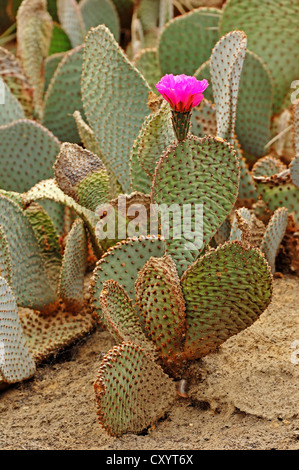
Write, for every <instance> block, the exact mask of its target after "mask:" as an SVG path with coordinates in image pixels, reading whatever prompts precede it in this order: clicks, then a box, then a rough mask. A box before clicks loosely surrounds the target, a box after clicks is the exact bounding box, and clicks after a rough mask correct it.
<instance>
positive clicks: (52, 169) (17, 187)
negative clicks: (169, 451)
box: [0, 0, 299, 436]
mask: <svg viewBox="0 0 299 470" xmlns="http://www.w3.org/2000/svg"><path fill="white" fill-rule="evenodd" d="M19 3H20V7H19V9H18V10H17V12H14V13H13V11H11V14H12V15H14V17H15V18H16V24H17V35H16V39H17V44H16V55H14V54H13V52H11V51H10V50H8V49H7V48H5V47H1V42H0V86H1V87H2V88H1V89H3V90H4V93H5V102H4V104H3V105H2V104H0V154H1V156H0V169H1V171H0V174H1V176H0V188H1V189H0V297H1V298H2V301H1V308H0V345H1V344H3V347H4V349H5V351H7V355H6V354H5V356H4V361H0V387H1V386H3V384H7V383H14V382H17V381H21V380H25V379H27V378H29V377H31V376H32V375H33V374H34V372H35V368H36V365H37V364H38V363H39V362H40V361H41V360H43V359H44V358H45V357H48V356H49V355H51V354H56V353H57V351H58V350H60V349H61V348H63V347H65V346H67V345H69V344H71V343H72V342H74V341H75V340H76V339H78V338H80V337H81V336H82V335H85V334H86V333H88V332H90V331H91V330H92V329H93V328H94V327H95V326H96V325H101V327H104V328H106V329H107V330H108V331H109V332H110V333H111V335H112V336H113V337H114V339H115V341H116V343H117V344H116V346H115V347H114V348H113V349H112V350H111V351H109V352H108V353H107V354H106V355H105V357H104V358H103V360H102V362H101V364H100V366H99V370H98V375H97V378H96V380H95V382H94V391H95V397H96V402H97V412H98V418H99V422H100V424H101V425H102V426H103V427H104V429H106V431H107V432H108V433H109V434H111V435H115V436H119V435H121V434H123V433H126V432H137V433H138V432H141V431H142V430H144V429H145V428H147V427H148V426H150V425H152V424H153V423H154V422H156V421H157V420H158V419H159V418H160V417H162V416H163V415H164V414H165V413H166V412H167V410H168V409H169V407H170V406H171V405H172V403H173V402H174V400H175V399H176V398H177V393H176V387H177V384H178V382H179V381H180V380H188V379H192V367H190V365H191V364H192V362H193V361H196V360H198V359H199V358H201V357H203V356H205V355H207V354H210V353H211V352H213V351H216V350H217V349H218V348H219V346H220V345H221V344H222V343H223V342H225V341H226V340H227V339H228V338H230V337H231V336H233V335H235V334H238V333H239V332H240V331H242V330H244V329H245V328H247V327H249V326H250V325H251V324H252V323H253V322H254V321H256V320H257V319H258V317H259V316H260V315H261V314H262V313H263V312H264V311H265V309H266V308H267V307H268V305H269V303H270V302H271V298H272V288H273V286H272V280H273V278H272V274H274V273H275V269H276V257H277V254H278V252H279V247H280V246H281V243H282V241H283V239H284V237H285V234H286V232H287V231H288V228H289V227H290V224H294V226H295V227H296V224H298V223H299V100H296V101H295V102H294V103H293V104H291V103H290V102H289V101H288V100H289V90H290V88H291V84H292V81H294V80H296V79H298V78H299V69H298V63H299V62H298V60H296V57H297V56H296V54H297V49H296V47H295V46H296V44H297V42H298V31H299V28H298V5H297V2H296V0H281V2H279V8H280V10H281V11H280V12H278V11H277V10H278V9H276V8H274V7H273V5H272V3H273V2H271V1H270V2H258V1H256V0H252V2H247V1H246V0H228V1H227V2H226V3H225V5H224V7H223V8H222V9H220V8H216V7H218V6H219V4H220V3H222V2H212V3H213V5H212V6H211V5H207V6H201V7H199V8H196V5H194V6H193V4H195V3H196V2H195V1H194V2H193V3H192V6H193V9H191V11H189V12H186V13H184V14H180V15H177V16H175V17H174V13H175V12H176V11H177V10H179V11H180V8H181V9H182V11H180V12H181V13H183V12H184V11H185V9H187V7H186V5H187V4H189V5H191V2H184V1H179V0H178V1H177V2H174V1H170V0H159V1H158V0H157V1H156V0H155V1H152V0H151V1H149V0H140V1H138V2H135V3H134V2H133V1H132V0H81V1H80V2H76V1H75V0H57V1H55V2H48V3H47V2H46V0H23V1H21V2H19ZM207 3H209V2H207ZM215 3H217V5H215ZM249 3H250V5H249ZM274 3H275V2H274ZM284 15H285V16H284ZM252 18H254V19H255V20H256V21H254V22H253V21H252ZM286 24H287V28H288V34H286V35H285V36H284V41H281V36H280V34H281V33H280V34H278V32H277V31H278V30H279V29H282V30H283V29H284V28H286ZM128 38H130V40H128ZM0 39H1V37H0ZM165 74H166V75H168V76H169V77H170V80H172V78H173V75H179V76H180V80H187V79H188V78H189V80H190V82H189V83H191V82H192V86H193V85H194V83H195V82H196V83H197V80H199V81H201V80H202V81H206V80H207V81H208V83H209V86H208V88H207V89H206V90H205V88H206V86H205V87H203V88H202V90H201V91H202V93H203V92H204V97H203V96H202V93H201V92H199V91H198V93H197V95H200V96H199V99H198V100H197V101H196V100H194V101H193V99H189V98H190V96H189V97H187V98H186V96H185V95H184V93H185V91H186V90H185V89H184V90H183V94H182V95H181V96H183V98H182V101H178V102H175V101H174V98H175V96H174V95H173V94H172V93H173V90H172V91H171V93H170V96H169V99H167V101H168V102H166V101H164V100H163V98H162V96H161V95H160V94H159V93H158V88H156V84H157V82H158V81H159V80H160V79H161V78H162V75H165ZM186 76H187V78H186ZM169 77H168V78H169ZM171 77H172V78H171ZM182 77H183V78H182ZM191 77H192V78H191ZM205 83H206V82H205ZM186 87H187V85H186ZM187 88H188V87H187ZM187 88H186V89H187ZM180 91H181V92H182V89H181V90H180ZM163 97H165V96H164V95H163ZM197 98H198V96H197ZM184 99H185V101H186V102H185V103H183V101H184ZM182 104H184V105H185V107H184V106H183V109H181V108H182ZM191 104H192V105H191ZM191 108H192V109H191ZM281 127H283V129H281ZM287 132H289V133H290V135H291V139H292V142H291V143H290V142H286V139H284V138H283V136H286V135H287ZM277 134H278V135H277ZM199 206H200V207H199ZM153 207H155V211H152V208H153ZM182 208H184V209H183V210H182ZM137 214H138V217H137ZM167 217H168V219H167ZM136 220H137V222H136ZM110 227H112V228H113V233H112V232H110V231H109V230H110ZM105 230H106V232H105ZM138 230H139V231H138ZM139 232H140V233H139ZM105 233H106V235H107V236H106V237H105V236H103V234H105ZM91 252H92V254H93V259H96V265H95V266H94V265H90V263H89V254H90V253H91ZM298 252H299V251H298ZM93 268H94V271H93V275H92V279H91V282H90V285H89V297H90V301H89V303H88V302H87V301H86V299H85V275H86V272H87V270H88V269H93ZM87 297H88V296H87ZM18 308H25V309H26V310H24V311H22V312H21V314H20V315H19V314H18ZM0 352H1V350H0ZM161 394H162V397H163V399H162V400H161ZM181 395H184V393H181Z"/></svg>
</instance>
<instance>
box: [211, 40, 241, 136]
mask: <svg viewBox="0 0 299 470" xmlns="http://www.w3.org/2000/svg"><path fill="white" fill-rule="evenodd" d="M246 46H247V38H246V35H245V34H244V33H243V32H242V31H232V32H230V33H228V34H226V35H225V36H223V37H222V38H221V39H220V40H219V41H218V42H217V44H216V46H215V47H214V49H213V51H212V55H211V59H210V70H211V78H212V85H213V93H214V100H215V104H216V115H217V135H218V136H219V137H222V138H223V139H225V140H228V141H231V143H232V141H233V138H234V131H235V121H236V109H237V98H238V91H239V83H240V76H241V71H242V67H243V62H244V58H245V53H246ZM224 56H225V62H224V63H223V57H224Z"/></svg>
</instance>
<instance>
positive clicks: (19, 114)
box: [0, 76, 25, 126]
mask: <svg viewBox="0 0 299 470" xmlns="http://www.w3.org/2000/svg"><path fill="white" fill-rule="evenodd" d="M0 90H1V102H0V126H4V125H6V124H10V123H11V122H13V121H16V120H18V119H23V118H25V114H24V111H23V109H22V107H21V105H20V103H19V102H18V100H17V98H16V97H15V96H14V95H13V93H12V92H11V91H10V89H9V88H8V86H7V85H6V83H5V82H4V81H3V80H2V78H1V76H0ZM2 94H3V101H2Z"/></svg>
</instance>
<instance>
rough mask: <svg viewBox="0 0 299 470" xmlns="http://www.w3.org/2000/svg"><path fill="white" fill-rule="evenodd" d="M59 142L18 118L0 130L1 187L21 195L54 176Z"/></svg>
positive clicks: (49, 134)
mask: <svg viewBox="0 0 299 470" xmlns="http://www.w3.org/2000/svg"><path fill="white" fill-rule="evenodd" d="M59 146H60V143H59V141H58V140H57V139H56V137H54V135H53V134H52V133H51V132H49V131H48V130H47V129H46V128H45V127H43V126H41V125H40V124H38V123H37V122H35V121H30V120H27V119H21V120H19V121H15V122H13V123H11V124H8V125H6V126H1V127H0V154H1V155H2V158H1V165H2V167H1V172H0V186H1V187H2V188H4V189H7V190H9V191H16V192H24V191H28V189H29V188H31V186H33V185H34V184H35V183H37V182H38V181H40V180H42V179H46V178H49V177H51V176H52V175H53V170H52V165H53V163H54V161H55V158H56V156H57V154H58V152H59Z"/></svg>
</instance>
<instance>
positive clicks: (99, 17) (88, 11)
mask: <svg viewBox="0 0 299 470" xmlns="http://www.w3.org/2000/svg"><path fill="white" fill-rule="evenodd" d="M79 7H80V11H81V14H82V17H83V22H84V25H85V31H86V32H87V31H89V30H90V28H94V27H95V26H98V25H99V24H104V25H105V26H107V28H109V29H110V31H111V33H112V34H113V36H114V37H115V39H116V41H119V36H120V22H119V17H118V13H117V10H116V7H115V5H114V3H113V2H112V0H82V1H81V2H80V4H79Z"/></svg>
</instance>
